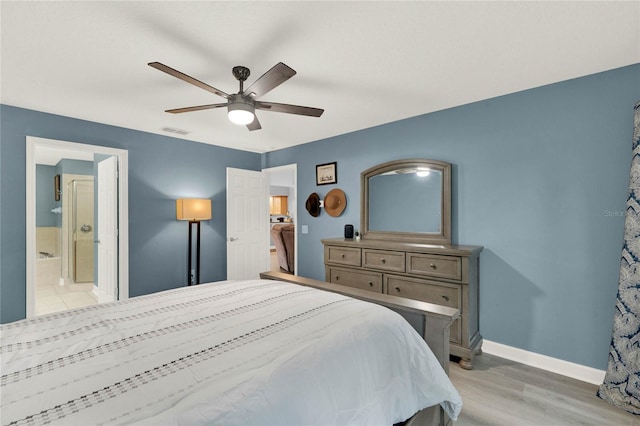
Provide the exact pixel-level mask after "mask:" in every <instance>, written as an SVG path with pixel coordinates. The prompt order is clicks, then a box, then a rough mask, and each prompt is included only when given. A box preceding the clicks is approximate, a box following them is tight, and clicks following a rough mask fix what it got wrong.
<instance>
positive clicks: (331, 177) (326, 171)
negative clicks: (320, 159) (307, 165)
mask: <svg viewBox="0 0 640 426" xmlns="http://www.w3.org/2000/svg"><path fill="white" fill-rule="evenodd" d="M330 183H338V163H337V162H336V161H334V162H333V163H326V164H318V165H317V166H316V185H328V184H330Z"/></svg>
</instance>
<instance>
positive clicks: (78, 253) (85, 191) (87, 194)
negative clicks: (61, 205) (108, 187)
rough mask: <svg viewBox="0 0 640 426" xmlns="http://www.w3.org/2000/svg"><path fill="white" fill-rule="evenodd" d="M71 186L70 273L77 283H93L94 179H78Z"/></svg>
mask: <svg viewBox="0 0 640 426" xmlns="http://www.w3.org/2000/svg"><path fill="white" fill-rule="evenodd" d="M69 185H70V191H69V192H70V194H71V218H70V219H71V226H70V229H69V231H70V233H71V235H70V236H69V241H70V242H71V244H69V272H70V274H71V278H72V279H73V281H74V282H75V283H88V282H93V255H94V254H93V241H94V238H93V232H94V229H93V228H94V226H93V217H94V215H93V203H94V197H93V179H76V180H73V181H71V183H70V184H69Z"/></svg>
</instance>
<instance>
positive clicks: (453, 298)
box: [322, 238, 482, 369]
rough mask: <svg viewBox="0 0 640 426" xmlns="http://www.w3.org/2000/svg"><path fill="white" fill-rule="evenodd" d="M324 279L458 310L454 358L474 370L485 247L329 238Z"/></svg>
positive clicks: (479, 341) (452, 332)
mask: <svg viewBox="0 0 640 426" xmlns="http://www.w3.org/2000/svg"><path fill="white" fill-rule="evenodd" d="M322 243H323V244H324V264H325V275H326V277H325V280H326V281H328V282H330V283H334V284H341V285H346V286H350V287H355V288H359V289H365V290H370V291H374V292H377V293H384V294H391V295H394V296H400V297H406V298H409V299H415V300H421V301H425V302H430V303H435V304H438V305H443V306H449V307H452V308H458V309H459V310H460V313H461V315H460V318H459V319H457V320H456V321H455V322H454V323H453V324H452V325H451V330H450V345H449V349H450V352H451V355H454V356H457V357H460V366H461V367H462V368H465V369H471V368H473V357H474V355H475V354H476V353H479V352H480V350H481V347H482V336H481V335H480V331H479V324H478V322H479V321H478V285H479V266H480V262H479V257H480V252H481V251H482V247H481V246H460V245H430V244H418V243H409V242H394V241H383V240H367V239H362V240H352V239H343V238H335V239H325V240H322Z"/></svg>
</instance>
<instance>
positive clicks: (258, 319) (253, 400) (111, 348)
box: [0, 273, 462, 425]
mask: <svg viewBox="0 0 640 426" xmlns="http://www.w3.org/2000/svg"><path fill="white" fill-rule="evenodd" d="M282 275H286V274H282ZM264 277H265V278H269V279H257V280H247V281H223V282H216V283H209V284H202V285H198V286H194V287H186V288H179V289H174V290H168V291H164V292H160V293H155V294H150V295H147V296H141V297H136V298H132V299H128V300H124V301H120V302H115V303H108V304H101V305H97V306H92V307H86V308H77V309H73V310H70V311H66V312H62V313H55V314H50V315H45V316H42V317H35V318H32V319H28V320H22V321H17V322H14V323H9V324H4V325H2V326H0V343H1V349H0V356H1V358H2V359H1V367H2V368H1V374H2V377H1V380H2V382H1V387H0V402H1V406H0V413H1V414H0V420H1V423H2V424H12V425H32V424H43V423H53V424H74V425H80V424H131V423H135V424H163V425H165V424H223V425H233V424H236V425H306V424H316V425H333V424H335V425H367V424H375V425H383V424H386V425H391V424H394V423H398V422H402V421H406V420H407V419H409V422H411V421H414V420H415V419H417V418H418V417H416V416H414V414H416V413H417V412H421V413H425V412H429V413H431V412H440V413H443V415H441V416H440V417H439V418H438V419H437V420H435V421H437V422H439V423H442V422H443V421H446V419H447V418H450V419H454V420H455V419H456V417H457V415H458V414H459V412H460V409H461V405H462V403H461V400H460V396H459V394H458V393H457V391H456V390H455V388H454V387H453V385H452V384H451V382H450V381H449V379H448V377H447V375H446V372H445V368H442V365H444V364H442V360H441V359H439V358H438V357H437V356H436V355H434V353H433V352H432V351H430V350H429V349H428V347H427V345H426V343H425V340H424V339H423V338H422V336H420V335H419V334H418V333H416V332H415V330H414V329H413V328H411V327H410V326H409V325H408V323H407V321H405V319H403V318H402V317H401V316H400V315H399V314H397V313H396V312H393V311H391V310H389V309H387V308H385V307H382V306H379V305H378V304H374V303H368V302H365V301H362V300H357V299H354V298H353V297H349V296H348V295H345V294H341V292H340V291H337V292H336V291H335V289H333V290H331V289H328V290H329V291H323V290H320V289H318V287H316V288H314V286H316V285H318V286H322V285H323V284H322V283H320V282H315V281H313V280H307V281H305V282H304V283H303V282H298V283H291V282H284V281H277V280H274V278H280V276H279V275H277V273H276V275H270V274H267V275H264ZM290 279H293V280H295V279H298V278H296V277H293V278H290ZM303 281H304V279H303ZM338 287H340V286H338ZM325 290H327V289H325ZM338 290H339V289H338ZM347 291H348V290H347ZM396 299H399V298H396ZM390 300H391V299H390ZM387 302H389V301H387ZM389 303H395V302H393V300H391V302H389ZM418 303H419V302H418ZM415 306H418V305H414V306H413V307H414V308H415ZM422 308H424V306H418V308H415V309H417V310H418V311H420V309H422ZM440 316H441V315H440ZM451 317H453V318H455V313H454V315H453V316H451ZM451 317H450V318H449V319H448V320H443V321H444V323H446V321H449V322H450V321H451ZM443 318H444V317H443ZM425 327H427V328H428V327H430V326H429V325H426V326H425ZM444 328H445V329H446V330H448V328H447V327H446V326H445V327H444ZM446 330H445V334H447V336H445V337H448V331H446ZM435 334H437V333H435ZM441 338H442V336H439V337H438V338H437V339H441ZM442 346H443V347H446V346H448V345H446V344H443V345H442ZM439 355H440V356H442V354H439ZM426 407H435V409H436V411H434V409H433V408H431V409H428V410H430V411H428V410H424V409H425V408H426ZM412 416H413V417H412ZM434 418H435V417H431V416H430V417H429V420H428V421H429V422H432V421H434V420H433V419H434Z"/></svg>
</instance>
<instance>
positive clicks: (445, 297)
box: [442, 294, 449, 302]
mask: <svg viewBox="0 0 640 426" xmlns="http://www.w3.org/2000/svg"><path fill="white" fill-rule="evenodd" d="M442 298H443V299H444V300H445V301H447V302H448V301H449V296H447V295H445V294H443V295H442Z"/></svg>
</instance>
